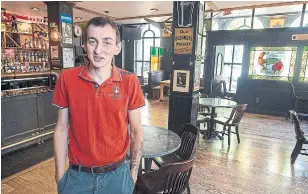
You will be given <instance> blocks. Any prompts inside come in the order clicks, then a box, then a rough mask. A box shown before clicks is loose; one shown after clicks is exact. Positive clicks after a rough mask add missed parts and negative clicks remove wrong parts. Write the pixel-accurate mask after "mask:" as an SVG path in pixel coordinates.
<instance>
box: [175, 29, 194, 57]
mask: <svg viewBox="0 0 308 194" xmlns="http://www.w3.org/2000/svg"><path fill="white" fill-rule="evenodd" d="M193 31H194V29H193V28H175V34H174V54H192V51H193V40H194V39H193V38H194V34H193Z"/></svg>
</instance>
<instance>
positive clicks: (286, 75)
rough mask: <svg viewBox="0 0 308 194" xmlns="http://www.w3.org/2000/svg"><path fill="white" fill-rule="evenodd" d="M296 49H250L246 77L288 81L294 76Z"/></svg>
mask: <svg viewBox="0 0 308 194" xmlns="http://www.w3.org/2000/svg"><path fill="white" fill-rule="evenodd" d="M296 52H297V48H296V47H252V48H251V51H250V65H249V73H248V77H249V78H251V79H266V80H289V81H291V80H292V79H293V76H294V68H295V60H296Z"/></svg>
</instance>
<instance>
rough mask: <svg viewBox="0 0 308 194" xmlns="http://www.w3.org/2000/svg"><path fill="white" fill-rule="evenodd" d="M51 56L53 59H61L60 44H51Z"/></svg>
mask: <svg viewBox="0 0 308 194" xmlns="http://www.w3.org/2000/svg"><path fill="white" fill-rule="evenodd" d="M50 50H51V51H50V53H51V55H50V57H51V59H59V47H58V46H50Z"/></svg>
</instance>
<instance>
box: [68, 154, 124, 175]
mask: <svg viewBox="0 0 308 194" xmlns="http://www.w3.org/2000/svg"><path fill="white" fill-rule="evenodd" d="M126 159H127V158H126V157H124V158H123V159H122V160H120V161H119V162H116V163H113V164H109V165H107V166H93V167H84V166H79V165H75V164H70V168H71V169H73V170H77V171H79V168H80V170H81V171H84V172H89V173H92V174H102V173H106V172H111V171H115V170H116V169H117V168H118V167H119V166H120V165H121V164H123V163H124V162H125V161H126Z"/></svg>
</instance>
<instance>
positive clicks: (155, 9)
mask: <svg viewBox="0 0 308 194" xmlns="http://www.w3.org/2000/svg"><path fill="white" fill-rule="evenodd" d="M150 10H151V11H158V9H157V8H152V9H150Z"/></svg>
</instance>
